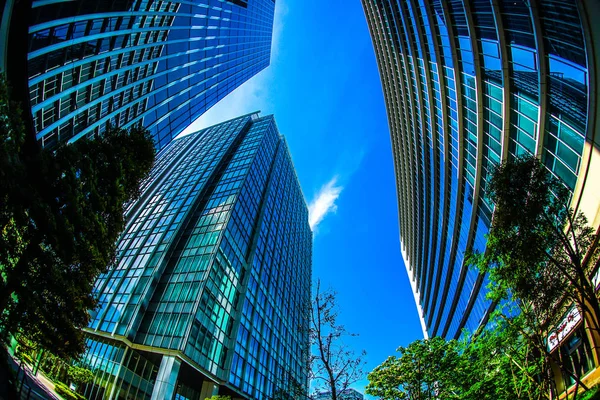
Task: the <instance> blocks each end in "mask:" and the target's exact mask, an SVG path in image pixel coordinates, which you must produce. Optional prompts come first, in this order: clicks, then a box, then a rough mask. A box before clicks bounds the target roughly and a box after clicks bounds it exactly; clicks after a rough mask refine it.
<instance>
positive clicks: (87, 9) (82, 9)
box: [0, 0, 275, 148]
mask: <svg viewBox="0 0 600 400" xmlns="http://www.w3.org/2000/svg"><path fill="white" fill-rule="evenodd" d="M12 3H15V1H14V0H6V4H7V5H10V4H12ZM22 3H28V2H22ZM31 4H32V6H31V9H28V10H21V8H22V6H21V8H19V7H18V6H17V4H16V3H15V5H14V7H12V6H11V8H5V10H10V9H12V10H13V11H14V13H13V14H14V15H13V17H14V18H13V19H12V21H11V20H10V19H7V20H3V21H2V30H1V31H2V32H4V33H7V32H9V30H8V28H7V27H6V25H8V24H9V22H11V23H13V24H15V25H19V24H23V23H24V22H25V23H27V24H28V25H29V31H28V35H29V38H28V40H27V41H26V42H24V43H20V42H19V41H18V39H19V38H17V37H14V38H13V37H11V38H10V39H7V38H6V37H3V39H2V40H1V41H0V44H1V45H2V46H0V50H1V51H4V50H5V49H4V47H6V46H8V48H9V51H8V59H7V62H17V61H18V58H19V57H18V56H17V55H14V54H15V52H17V53H18V51H19V50H20V48H19V47H18V46H23V45H25V46H27V51H22V53H23V54H22V56H23V57H25V56H26V57H27V63H26V64H25V63H24V64H23V65H26V66H27V71H22V69H18V70H16V71H13V72H12V73H11V74H9V79H10V80H11V81H13V87H15V86H16V87H18V84H17V83H18V82H14V81H15V80H19V79H23V80H28V87H29V98H28V100H29V103H30V104H29V107H30V110H31V117H32V126H33V129H34V130H35V132H36V135H37V139H38V140H39V141H40V142H41V143H42V145H44V146H53V145H55V144H56V143H58V142H65V141H74V140H77V139H78V138H80V137H82V136H86V135H91V134H94V133H99V132H102V131H103V130H104V129H105V128H106V126H107V124H112V125H113V126H114V125H117V126H123V127H128V126H130V125H132V124H137V123H142V122H143V124H144V125H145V126H146V127H148V129H149V130H150V131H151V133H152V135H153V137H154V139H155V141H156V143H157V146H158V148H163V147H164V146H165V145H166V144H167V143H169V142H170V141H171V140H172V139H173V138H174V137H176V136H177V135H178V134H179V133H180V132H181V131H183V130H184V129H185V128H186V127H187V126H188V125H189V124H190V123H191V122H192V121H193V120H194V119H196V118H197V117H199V116H200V115H201V114H202V113H204V112H205V111H206V110H208V109H209V108H210V107H211V106H213V105H214V104H215V103H216V102H218V101H219V100H220V99H222V98H223V97H224V96H226V95H227V94H228V93H230V92H231V91H233V90H234V89H235V88H237V87H238V86H240V85H241V84H242V83H244V82H245V81H246V80H248V79H249V78H250V77H252V76H254V75H255V74H257V73H258V72H259V71H261V70H262V69H264V68H265V67H267V66H268V65H269V62H270V52H271V37H272V28H273V16H274V8H275V1H274V0H251V1H246V0H198V1H194V2H186V1H168V0H111V1H97V0H75V1H67V2H65V1H60V0H50V1H33V2H31ZM9 14H10V12H7V11H5V12H4V16H3V17H6V16H7V15H9ZM23 14H26V16H23ZM11 32H12V31H11ZM13 36H18V35H16V34H13ZM5 39H6V40H5ZM11 41H15V45H14V47H13V52H11V51H10V46H11V44H10V43H11ZM2 58H3V54H0V59H2ZM0 67H2V65H1V63H0ZM18 74H22V76H17V75H18Z"/></svg>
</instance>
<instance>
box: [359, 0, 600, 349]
mask: <svg viewBox="0 0 600 400" xmlns="http://www.w3.org/2000/svg"><path fill="white" fill-rule="evenodd" d="M362 3H363V7H364V10H365V14H366V17H367V21H368V24H369V29H370V32H371V36H372V40H373V46H374V49H375V53H376V57H377V62H378V66H379V71H380V75H381V81H382V86H383V91H384V96H385V102H386V108H387V114H388V121H389V128H390V133H391V139H392V148H393V153H394V165H395V174H396V185H397V194H398V211H399V219H400V235H401V247H402V254H403V257H404V261H405V264H406V269H407V271H408V275H409V278H410V281H411V284H412V286H413V291H414V294H415V300H416V303H417V307H418V311H419V315H420V317H421V323H422V328H423V332H424V334H425V336H443V337H446V338H456V337H459V336H460V334H461V330H462V329H463V328H467V329H469V330H470V331H474V330H475V329H477V327H478V326H479V325H480V324H481V323H483V322H485V321H486V318H487V315H488V313H489V312H490V310H491V308H492V307H493V305H492V304H490V302H489V301H488V300H486V298H485V297H486V286H487V280H486V277H485V276H482V275H479V274H478V273H477V272H476V271H474V270H473V269H469V268H468V266H467V265H465V262H464V261H465V260H464V256H463V254H464V252H465V250H466V249H468V248H473V249H474V250H477V251H479V252H483V251H485V246H486V242H485V234H486V233H487V232H488V229H489V226H490V220H491V216H492V213H493V209H494V206H493V204H491V202H490V201H489V200H488V199H487V198H486V196H485V188H486V181H487V179H488V178H489V171H490V168H491V167H492V166H494V165H496V164H498V163H500V162H502V161H504V160H507V159H510V158H511V157H515V156H516V155H520V154H527V153H528V154H535V155H536V156H537V157H539V158H540V159H541V160H542V161H543V162H544V163H545V165H546V166H547V167H548V169H549V170H550V171H551V172H552V173H553V174H554V175H556V176H558V177H559V178H561V179H562V181H563V182H564V184H565V185H566V186H567V187H568V188H569V189H570V190H571V192H572V195H573V203H572V204H573V206H574V207H575V208H578V207H579V208H580V209H582V210H584V211H585V212H587V214H588V217H590V220H591V221H592V222H593V224H594V226H595V227H596V228H597V227H598V221H599V220H598V215H600V214H598V210H599V207H598V205H599V199H600V196H599V195H600V191H599V190H598V188H597V184H594V183H593V181H594V179H593V178H591V177H592V174H591V171H592V170H595V171H596V173H597V172H598V170H599V168H598V161H597V160H598V157H599V156H600V154H599V151H598V148H599V144H598V143H600V140H599V137H598V136H599V135H598V128H597V124H598V122H597V117H596V115H600V114H598V110H597V108H598V107H597V103H598V98H597V94H598V89H597V88H598V86H597V85H598V83H597V82H598V74H597V67H595V68H594V67H593V66H594V65H598V48H597V47H598V45H599V43H600V42H599V41H598V40H594V37H596V38H598V37H599V32H598V28H597V27H595V25H594V23H593V22H592V18H593V17H592V15H594V13H595V15H597V14H598V12H599V11H598V7H597V3H596V2H594V1H587V0H510V1H509V0H499V1H496V0H363V1H362ZM596 25H597V24H596ZM596 179H597V178H596ZM586 183H587V185H586ZM586 196H587V197H586ZM584 198H587V199H588V200H585V199H584ZM588 211H589V212H588Z"/></svg>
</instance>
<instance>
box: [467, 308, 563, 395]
mask: <svg viewBox="0 0 600 400" xmlns="http://www.w3.org/2000/svg"><path fill="white" fill-rule="evenodd" d="M514 313H515V310H514V308H513V307H512V306H508V305H507V306H505V307H502V308H500V307H499V309H498V310H496V311H495V312H494V313H493V314H492V316H491V318H490V322H489V323H488V326H487V328H486V329H484V330H481V331H480V332H478V333H477V334H475V335H468V334H466V333H465V335H464V336H465V338H467V339H465V340H464V341H463V342H462V343H461V347H460V355H461V356H460V367H459V368H458V370H459V371H460V373H461V374H463V379H462V380H461V382H460V383H461V385H462V387H461V392H462V396H461V399H473V400H481V399H497V400H511V399H523V400H538V399H545V398H547V397H548V394H549V393H550V387H551V377H550V376H548V375H547V374H546V372H547V370H548V365H547V359H546V358H545V357H544V356H543V355H542V354H541V353H540V352H539V350H538V349H537V347H536V346H534V345H532V343H531V341H530V339H529V336H526V335H525V334H524V332H527V329H528V327H527V320H526V319H524V317H523V316H521V315H520V314H516V315H515V314H514Z"/></svg>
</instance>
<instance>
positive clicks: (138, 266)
mask: <svg viewBox="0 0 600 400" xmlns="http://www.w3.org/2000/svg"><path fill="white" fill-rule="evenodd" d="M127 215H128V223H127V227H126V229H125V231H124V233H123V235H122V237H121V238H120V240H119V242H118V250H117V251H118V253H117V257H118V259H117V266H116V267H115V268H114V269H112V270H110V271H109V272H107V273H106V274H104V275H102V276H101V277H100V278H99V279H98V280H97V282H96V285H95V291H96V292H97V294H98V296H99V308H98V309H97V310H96V311H95V312H94V315H93V318H92V322H91V324H90V326H89V328H87V329H86V332H87V334H88V337H89V338H88V342H87V343H88V345H89V350H88V352H87V353H86V355H85V357H84V359H83V361H82V362H83V364H84V365H85V366H87V367H88V368H90V369H91V370H92V371H95V380H94V382H93V383H92V384H89V385H88V386H87V387H86V388H85V394H86V396H87V397H88V398H89V399H99V398H135V399H143V398H152V399H158V398H160V399H171V398H174V396H175V395H177V396H178V397H177V398H188V399H197V398H200V399H203V398H205V397H210V396H211V395H213V394H216V392H217V390H218V391H219V393H221V394H229V395H232V396H233V397H235V398H240V397H242V398H252V399H266V398H270V397H271V396H273V395H274V394H275V393H282V392H284V393H285V392H290V391H291V390H292V388H294V387H296V388H297V387H298V386H300V387H305V386H306V385H307V369H306V368H307V357H308V331H307V324H308V321H306V320H305V318H304V307H305V306H306V304H307V301H309V299H310V285H311V259H312V233H311V230H310V228H309V225H308V210H307V206H306V203H305V200H304V197H303V194H302V191H301V188H300V184H299V182H298V179H297V177H296V174H295V170H294V167H293V164H292V160H291V157H290V154H289V152H288V148H287V145H286V143H285V140H284V139H283V137H282V136H281V135H280V134H279V133H278V130H277V127H276V125H275V120H274V118H273V117H272V116H268V117H262V118H259V117H258V116H257V115H247V116H243V117H239V118H237V119H234V120H231V121H227V122H224V123H222V124H219V125H216V126H213V127H210V128H207V129H204V130H202V131H199V132H196V133H194V134H191V135H188V136H184V137H182V138H179V139H176V140H174V141H173V142H172V143H171V144H170V145H168V146H167V147H166V148H165V149H163V150H162V151H161V152H160V153H159V155H158V158H157V161H156V165H155V167H154V168H153V170H152V172H151V176H150V177H149V179H148V180H147V181H146V182H145V183H144V184H143V193H142V195H141V197H140V198H139V199H138V200H137V201H136V202H134V203H132V204H130V205H129V207H128V209H127Z"/></svg>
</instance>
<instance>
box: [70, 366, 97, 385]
mask: <svg viewBox="0 0 600 400" xmlns="http://www.w3.org/2000/svg"><path fill="white" fill-rule="evenodd" d="M67 376H68V377H69V380H70V381H71V382H73V383H75V384H77V385H82V384H84V383H89V382H91V381H93V380H94V374H93V373H92V371H90V370H89V369H87V368H84V367H78V366H76V365H71V366H69V370H68V371H67Z"/></svg>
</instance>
